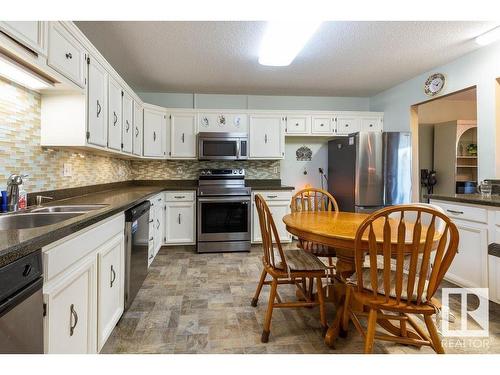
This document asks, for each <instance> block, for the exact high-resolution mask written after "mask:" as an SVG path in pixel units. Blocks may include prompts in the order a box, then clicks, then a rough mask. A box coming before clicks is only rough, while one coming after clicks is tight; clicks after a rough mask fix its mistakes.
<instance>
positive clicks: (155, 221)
mask: <svg viewBox="0 0 500 375" xmlns="http://www.w3.org/2000/svg"><path fill="white" fill-rule="evenodd" d="M149 201H150V202H151V208H150V210H149V247H148V249H149V251H148V266H150V265H151V263H152V262H153V260H154V258H155V257H156V254H158V252H159V251H160V249H161V246H162V245H163V237H164V235H163V233H164V227H165V212H164V211H165V204H164V195H163V193H160V194H157V195H155V196H154V197H152V198H150V199H149Z"/></svg>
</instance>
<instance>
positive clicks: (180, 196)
mask: <svg viewBox="0 0 500 375" xmlns="http://www.w3.org/2000/svg"><path fill="white" fill-rule="evenodd" d="M174 198H175V199H184V198H186V196H185V195H176V196H174Z"/></svg>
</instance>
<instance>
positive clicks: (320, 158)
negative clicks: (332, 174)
mask: <svg viewBox="0 0 500 375" xmlns="http://www.w3.org/2000/svg"><path fill="white" fill-rule="evenodd" d="M302 146H307V147H309V148H310V149H311V151H312V159H311V161H297V158H296V156H295V151H297V149H298V148H299V147H302ZM320 167H321V168H323V170H324V171H325V173H328V138H320V137H286V138H285V159H284V160H282V161H281V171H280V172H281V173H280V175H281V182H282V184H284V185H288V186H294V187H295V189H296V190H300V189H303V188H304V187H305V186H306V184H309V185H311V186H312V187H317V188H319V187H321V179H320V174H319V172H318V168H320ZM304 170H306V171H307V175H304ZM324 187H325V189H326V187H327V185H326V182H325V185H324Z"/></svg>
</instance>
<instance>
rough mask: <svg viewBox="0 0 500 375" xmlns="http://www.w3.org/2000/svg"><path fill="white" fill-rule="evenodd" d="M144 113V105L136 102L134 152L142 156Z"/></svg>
mask: <svg viewBox="0 0 500 375" xmlns="http://www.w3.org/2000/svg"><path fill="white" fill-rule="evenodd" d="M143 116H144V114H143V109H142V105H140V104H139V103H134V135H133V137H134V138H133V147H132V149H133V152H134V155H138V156H142V130H143V121H144V117H143Z"/></svg>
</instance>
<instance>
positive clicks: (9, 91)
mask: <svg viewBox="0 0 500 375" xmlns="http://www.w3.org/2000/svg"><path fill="white" fill-rule="evenodd" d="M0 158H1V159H0V160H1V161H0V190H4V189H5V184H6V180H7V178H8V176H9V175H10V174H11V173H23V174H28V175H29V178H28V179H27V180H26V185H25V188H26V190H27V191H28V192H36V191H45V190H56V189H64V188H70V187H79V186H87V185H95V184H104V183H110V182H118V181H127V180H133V179H134V180H148V179H149V180H158V179H195V178H196V177H197V176H198V170H199V169H201V168H245V169H246V176H247V178H249V179H277V178H280V162H279V161H273V160H249V161H241V162H237V161H221V162H218V161H197V160H137V161H129V160H122V159H117V158H113V157H107V156H101V155H95V154H93V153H90V152H81V151H78V152H75V151H70V150H50V149H44V148H42V147H40V94H38V93H36V92H34V91H30V90H28V89H25V88H23V87H20V86H18V85H16V84H13V83H10V82H8V81H5V80H2V79H0ZM64 163H69V164H71V169H72V176H71V177H63V174H62V171H63V164H64Z"/></svg>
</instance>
